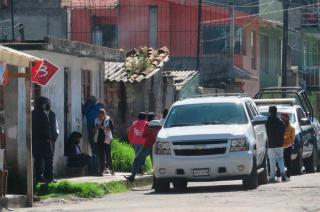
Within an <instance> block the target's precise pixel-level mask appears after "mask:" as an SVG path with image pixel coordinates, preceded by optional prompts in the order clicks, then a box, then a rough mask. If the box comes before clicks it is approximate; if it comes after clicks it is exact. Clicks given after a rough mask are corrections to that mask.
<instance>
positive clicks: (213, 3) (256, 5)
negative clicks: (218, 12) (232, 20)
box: [204, 0, 270, 8]
mask: <svg viewBox="0 0 320 212" xmlns="http://www.w3.org/2000/svg"><path fill="white" fill-rule="evenodd" d="M204 2H205V3H206V4H209V5H220V6H225V7H229V6H230V4H223V3H218V2H213V1H208V0H204ZM252 3H255V5H233V6H234V7H237V8H241V7H243V8H250V7H260V6H264V5H268V4H269V3H270V2H268V3H263V4H259V1H256V2H252ZM256 3H258V4H256Z"/></svg>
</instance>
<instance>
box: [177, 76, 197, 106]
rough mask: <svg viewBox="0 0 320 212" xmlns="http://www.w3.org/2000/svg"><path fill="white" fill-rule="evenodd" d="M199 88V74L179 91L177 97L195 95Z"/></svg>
mask: <svg viewBox="0 0 320 212" xmlns="http://www.w3.org/2000/svg"><path fill="white" fill-rule="evenodd" d="M198 89H199V74H197V75H196V76H194V77H193V78H192V79H191V80H190V81H189V82H187V84H185V85H184V86H183V88H182V89H181V90H178V91H177V95H176V96H177V99H176V100H179V99H181V98H186V97H191V96H195V95H196V94H197V93H198Z"/></svg>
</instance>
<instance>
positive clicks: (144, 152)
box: [131, 147, 152, 177]
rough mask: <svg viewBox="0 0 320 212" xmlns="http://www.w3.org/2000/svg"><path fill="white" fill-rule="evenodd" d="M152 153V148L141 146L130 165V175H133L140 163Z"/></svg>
mask: <svg viewBox="0 0 320 212" xmlns="http://www.w3.org/2000/svg"><path fill="white" fill-rule="evenodd" d="M151 154H152V148H151V147H142V149H140V151H139V152H138V154H137V156H136V157H135V159H134V161H133V165H132V171H131V176H132V177H135V176H136V174H137V173H138V171H139V168H140V166H141V163H142V162H143V161H145V160H146V158H147V157H148V155H151Z"/></svg>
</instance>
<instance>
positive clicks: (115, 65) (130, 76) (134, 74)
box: [105, 48, 169, 83]
mask: <svg viewBox="0 0 320 212" xmlns="http://www.w3.org/2000/svg"><path fill="white" fill-rule="evenodd" d="M142 50H143V49H139V50H137V49H133V50H131V51H129V52H128V54H127V58H126V61H125V62H105V80H108V81H111V82H129V83H133V82H142V81H143V80H145V79H149V78H150V77H152V76H153V75H155V74H156V73H158V72H159V71H160V70H162V68H163V66H164V64H165V63H166V62H167V61H169V52H168V51H167V50H166V48H161V49H159V50H153V49H148V51H147V52H148V53H147V56H146V57H143V58H144V59H147V60H149V65H148V66H147V68H145V70H134V68H133V67H135V69H138V68H137V67H139V66H138V64H137V63H141V59H142V57H141V55H140V52H141V51H142ZM145 50H146V49H145ZM159 52H160V53H159ZM143 62H146V61H145V60H143ZM140 67H142V66H140ZM131 69H133V70H131Z"/></svg>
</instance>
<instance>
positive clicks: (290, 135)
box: [281, 113, 296, 181]
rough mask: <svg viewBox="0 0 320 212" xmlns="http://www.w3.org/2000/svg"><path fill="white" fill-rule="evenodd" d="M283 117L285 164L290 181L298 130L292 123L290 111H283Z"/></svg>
mask: <svg viewBox="0 0 320 212" xmlns="http://www.w3.org/2000/svg"><path fill="white" fill-rule="evenodd" d="M281 118H282V120H283V122H284V126H285V132H284V144H283V148H284V164H285V166H286V167H287V180H288V181H290V177H291V153H292V146H293V144H294V139H295V136H296V130H295V128H294V127H292V126H291V124H290V118H289V114H288V113H282V114H281Z"/></svg>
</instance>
